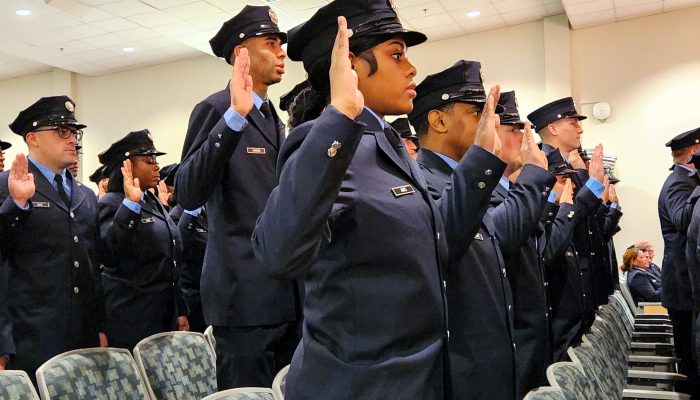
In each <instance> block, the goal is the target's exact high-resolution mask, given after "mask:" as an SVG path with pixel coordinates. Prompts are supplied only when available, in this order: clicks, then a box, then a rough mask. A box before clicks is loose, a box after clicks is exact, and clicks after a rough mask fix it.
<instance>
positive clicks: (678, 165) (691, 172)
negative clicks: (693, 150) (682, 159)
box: [667, 163, 697, 175]
mask: <svg viewBox="0 0 700 400" xmlns="http://www.w3.org/2000/svg"><path fill="white" fill-rule="evenodd" d="M675 164H676V166H677V167H681V168H683V169H684V170H686V171H688V172H690V174H691V175H692V174H694V173H695V172H697V170H696V169H695V168H690V167H688V166H685V165H683V164H678V163H675ZM667 165H668V164H667Z"/></svg>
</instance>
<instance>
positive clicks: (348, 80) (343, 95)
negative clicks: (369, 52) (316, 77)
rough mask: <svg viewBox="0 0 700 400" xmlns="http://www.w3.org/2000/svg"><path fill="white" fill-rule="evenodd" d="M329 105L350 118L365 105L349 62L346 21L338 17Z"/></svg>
mask: <svg viewBox="0 0 700 400" xmlns="http://www.w3.org/2000/svg"><path fill="white" fill-rule="evenodd" d="M328 75H329V78H330V81H331V105H332V106H333V107H335V109H336V110H338V111H339V112H341V113H343V114H344V115H345V116H346V117H348V118H350V119H355V118H357V116H358V115H360V114H361V113H362V109H363V108H364V106H365V98H364V96H363V95H362V92H360V89H358V88H357V73H356V72H355V71H354V70H353V69H352V63H350V39H349V36H348V22H347V20H345V17H338V34H337V35H336V36H335V43H334V44H333V52H332V53H331V68H330V71H329V72H328Z"/></svg>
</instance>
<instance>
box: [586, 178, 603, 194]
mask: <svg viewBox="0 0 700 400" xmlns="http://www.w3.org/2000/svg"><path fill="white" fill-rule="evenodd" d="M586 186H588V188H589V189H590V190H591V192H593V194H594V195H595V196H596V197H597V198H600V196H602V195H603V192H604V191H605V186H604V185H603V184H602V183H600V182H599V181H598V180H597V179H595V178H588V180H587V181H586Z"/></svg>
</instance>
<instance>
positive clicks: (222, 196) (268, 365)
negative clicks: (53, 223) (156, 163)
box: [175, 6, 302, 389]
mask: <svg viewBox="0 0 700 400" xmlns="http://www.w3.org/2000/svg"><path fill="white" fill-rule="evenodd" d="M262 34H275V35H278V36H279V37H280V39H282V41H283V42H286V34H285V33H284V32H280V31H279V29H278V27H277V24H276V16H275V14H274V12H273V11H272V10H271V9H270V8H269V7H267V6H261V7H258V6H246V7H245V8H244V9H243V10H242V11H241V12H240V13H239V14H237V15H236V16H234V17H233V18H232V19H231V20H229V21H227V22H226V23H224V25H223V27H222V28H221V30H220V31H219V32H218V33H217V34H216V36H215V37H214V38H212V40H211V41H210V43H211V46H212V50H213V51H214V53H215V54H216V55H218V56H220V57H223V58H225V59H226V60H227V61H229V62H230V59H229V56H230V55H231V53H232V51H233V49H234V48H235V46H236V45H238V44H240V43H241V42H243V41H244V40H245V39H247V38H248V37H253V36H257V35H262ZM256 96H257V95H256ZM258 99H259V98H258ZM259 100H262V99H259ZM230 104H231V95H230V90H229V88H228V86H227V87H226V89H224V90H222V91H220V92H218V93H215V94H213V95H211V96H209V97H208V98H207V99H205V100H204V101H203V102H201V103H199V104H198V105H197V106H196V107H195V108H194V110H193V111H192V115H191V117H190V124H189V127H188V131H187V138H186V140H185V144H184V147H183V161H182V163H181V164H180V168H179V169H178V172H177V176H176V180H175V187H176V189H175V192H176V194H177V199H178V202H179V204H181V205H182V206H183V207H184V208H185V209H186V210H196V209H198V208H199V207H201V206H203V205H205V204H206V211H207V214H208V221H209V225H208V229H209V233H210V235H209V237H208V240H207V248H206V253H205V258H204V266H203V270H202V277H201V292H200V293H201V301H202V308H203V313H204V319H205V321H206V323H207V324H209V325H213V326H214V336H215V337H216V339H217V340H216V343H217V351H216V353H217V375H218V384H219V389H224V388H229V387H240V386H270V385H271V384H272V380H273V378H274V376H275V374H276V373H277V371H279V370H280V369H282V368H283V367H284V366H285V365H287V364H289V362H290V361H291V356H292V353H293V351H294V348H295V347H296V345H297V344H298V342H299V334H300V332H299V330H300V320H301V300H300V296H301V295H302V294H301V293H300V288H299V287H298V285H297V283H296V282H294V281H280V280H277V279H272V278H270V277H269V276H268V275H266V274H265V272H264V268H263V267H262V266H261V265H260V264H259V263H258V262H257V261H256V260H255V257H254V255H253V251H252V249H251V243H250V237H251V234H252V233H253V229H254V228H255V221H256V220H257V218H258V216H259V215H260V213H261V212H262V211H263V208H264V207H265V203H266V202H267V199H268V196H269V195H270V192H271V191H272V189H273V188H274V187H275V186H276V185H277V176H276V172H275V165H276V161H277V155H278V151H279V147H280V145H281V144H282V142H283V141H284V132H285V128H284V124H283V123H282V122H281V121H280V119H279V117H278V115H277V112H276V111H275V107H274V106H273V104H272V102H270V101H262V102H260V103H259V104H257V105H256V106H255V107H253V109H252V110H251V112H250V113H249V114H248V116H247V117H246V122H247V125H246V126H245V127H244V128H243V129H242V131H240V132H236V131H233V130H232V129H231V128H230V127H229V126H228V125H227V123H226V119H225V118H224V114H225V112H226V111H227V110H229V107H230ZM266 108H268V109H269V111H266V110H265V109H266ZM231 112H232V111H231ZM266 113H267V115H265V114H266ZM241 365H244V366H245V367H242V366H241Z"/></svg>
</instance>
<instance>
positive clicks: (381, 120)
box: [365, 107, 386, 128]
mask: <svg viewBox="0 0 700 400" xmlns="http://www.w3.org/2000/svg"><path fill="white" fill-rule="evenodd" d="M365 110H367V111H369V113H370V114H372V115H373V116H374V118H376V119H377V121H379V125H381V126H382V128H386V122H384V120H383V119H381V118H379V115H377V114H375V113H374V111H372V110H370V109H369V108H368V107H365Z"/></svg>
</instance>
